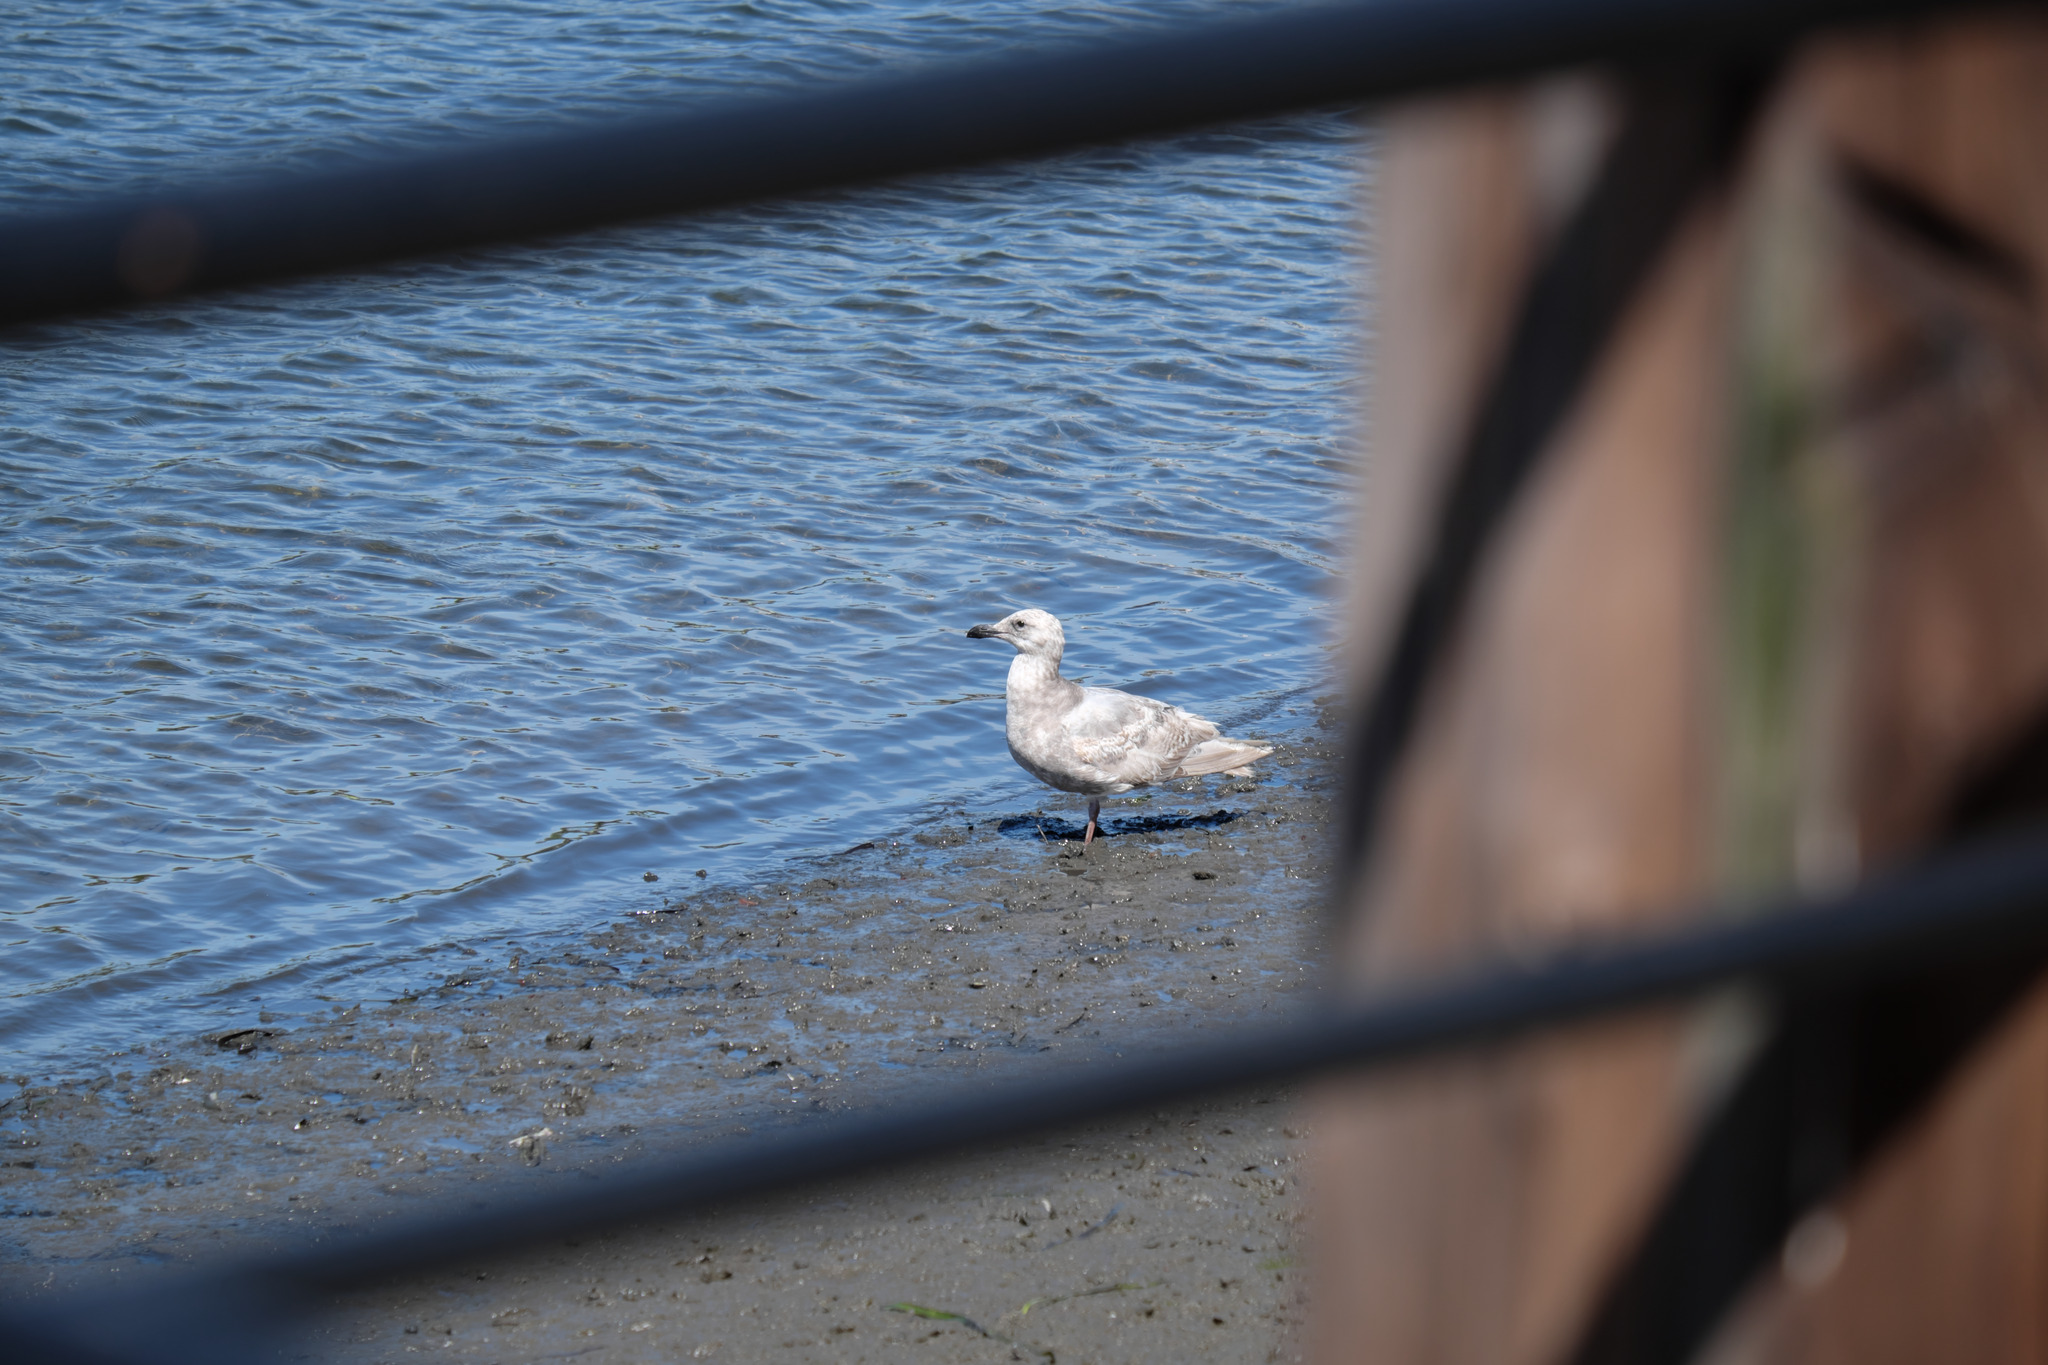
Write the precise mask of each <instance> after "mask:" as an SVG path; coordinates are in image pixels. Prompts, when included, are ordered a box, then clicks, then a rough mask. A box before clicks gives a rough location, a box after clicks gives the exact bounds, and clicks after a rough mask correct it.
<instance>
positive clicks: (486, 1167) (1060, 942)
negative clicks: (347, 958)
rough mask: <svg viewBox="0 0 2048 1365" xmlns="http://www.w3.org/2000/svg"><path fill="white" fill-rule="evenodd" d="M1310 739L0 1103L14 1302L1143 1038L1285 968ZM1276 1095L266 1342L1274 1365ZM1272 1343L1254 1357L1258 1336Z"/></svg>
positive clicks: (580, 1174) (1313, 749)
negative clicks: (1094, 809) (1087, 827)
mask: <svg viewBox="0 0 2048 1365" xmlns="http://www.w3.org/2000/svg"><path fill="white" fill-rule="evenodd" d="M1328 733H1329V732H1328V731H1327V730H1323V729H1320V728H1309V729H1305V730H1304V731H1303V732H1301V733H1299V734H1297V735H1295V736H1291V737H1290V738H1289V740H1288V742H1287V743H1286V745H1285V746H1284V747H1283V748H1282V750H1281V751H1280V752H1279V753H1276V754H1275V755H1274V756H1273V757H1272V758H1270V759H1268V760H1265V761H1263V762H1262V763H1261V764H1260V765H1259V769H1258V775H1257V776H1256V777H1255V778H1252V779H1247V780H1239V781H1226V782H1221V783H1219V782H1217V781H1215V780H1213V779H1212V780H1210V781H1208V782H1207V783H1193V782H1191V783H1188V784H1186V786H1185V789H1184V790H1178V791H1161V792H1157V793H1153V794H1151V796H1150V799H1148V800H1135V801H1132V800H1126V801H1121V802H1117V803H1114V808H1113V810H1112V811H1111V812H1110V813H1109V814H1110V823H1109V831H1110V832H1109V834H1108V836H1107V837H1106V838H1105V839H1104V840H1102V841H1100V842H1098V843H1097V844H1096V845H1095V846H1094V847H1092V848H1089V849H1086V850H1083V849H1082V848H1081V847H1080V845H1079V843H1078V839H1077V837H1069V836H1078V830H1077V829H1076V828H1074V826H1073V821H1072V816H1073V814H1074V812H1064V811H1062V810H1061V809H1060V808H1059V807H1058V806H1056V805H1053V804H1052V803H1048V805H1047V806H1046V808H1045V810H1044V811H1043V812H1033V813H1019V814H1018V815H1015V816H1012V817H1009V818H1006V819H1003V820H1000V821H997V822H994V823H993V824H990V823H983V824H980V825H979V826H975V825H970V824H968V823H967V822H966V821H965V820H959V821H953V822H950V823H948V822H944V821H935V822H933V823H931V824H928V825H926V826H925V827H923V828H920V829H916V830H912V831H907V832H902V833H898V834H897V835H895V836H893V837H889V838H878V839H876V840H875V841H874V842H873V843H872V844H869V845H865V846H863V847H860V848H857V849H853V850H849V851H848V852H847V853H845V854H843V855H841V856H839V857H837V858H833V859H829V860H822V861H818V862H814V863H809V864H805V865H803V866H801V867H799V868H795V869H793V872H792V875H791V876H790V877H789V878H788V879H787V880H783V881H773V882H764V883H757V884H751V885H746V886H736V887H720V886H712V885H708V884H705V883H701V882H696V881H695V880H694V879H686V881H688V882H689V883H690V884H687V885H683V886H679V887H675V888H674V889H673V890H670V889H669V888H668V887H667V886H664V887H663V888H662V889H663V890H664V891H666V892H667V895H666V897H665V900H664V901H663V903H662V907H661V908H660V909H659V910H658V911H652V912H649V913H646V914H642V915H638V916H634V917H632V918H629V919H627V920H624V921H622V922H619V923H615V924H612V925H609V926H607V927H605V928H603V929H602V930H600V931H597V932H593V933H589V934H586V935H582V936H577V937H564V938H561V939H559V940H555V941H549V942H538V941H528V942H526V943H524V944H522V945H520V946H519V947H518V948H517V950H516V951H515V950H512V949H508V948H504V947H499V948H493V947H491V946H489V945H478V946H474V947H471V946H465V945H451V946H447V947H444V948H443V949H441V950H440V951H439V952H438V953H437V954H436V955H435V961H436V963H437V964H438V966H439V978H440V979H439V980H438V982H437V983H435V984H432V985H430V986H429V985H423V986H422V987H421V989H420V990H419V993H418V994H416V995H412V996H408V997H405V998H402V999H399V1000H392V1001H365V1002H359V1003H355V1004H351V1005H348V1006H346V1007H338V1008H336V1009H334V1010H333V1011H331V1012H330V1013H328V1014H326V1015H325V1016H318V1017H312V1018H293V1019H280V1018H273V1017H269V1016H262V1015H259V1016H257V1017H255V1018H251V1019H249V1020H247V1021H246V1022H244V1023H242V1024H241V1025H239V1026H238V1027H236V1028H234V1029H231V1030H226V1031H223V1032H220V1033H216V1034H214V1035H211V1036H209V1037H207V1038H204V1039H194V1040H189V1041H187V1042H184V1043H180V1044H174V1045H159V1046H155V1047H150V1048H146V1049H135V1050H133V1051H131V1052H129V1053H123V1054H118V1055H115V1056H113V1057H110V1058H107V1059H105V1060H104V1061H95V1062H93V1063H92V1064H90V1065H89V1066H85V1067H83V1068H82V1071H84V1072H85V1073H87V1074H81V1075H79V1076H77V1077H75V1078H72V1079H68V1080H63V1081H58V1082H53V1083H42V1084H39V1083H31V1082H30V1081H29V1079H28V1078H20V1079H18V1080H17V1081H16V1082H15V1083H14V1084H13V1085H10V1086H9V1087H7V1088H6V1090H4V1091H0V1211H4V1214H5V1218H4V1226H5V1228H6V1230H7V1233H8V1236H7V1238H6V1246H5V1251H4V1253H0V1292H4V1293H5V1295H6V1297H7V1298H8V1299H9V1300H14V1301H17V1302H19V1301H22V1300H28V1301H44V1300H47V1299H48V1298H49V1297H50V1296H52V1295H56V1294H59V1293H61V1292H62V1291H64V1290H66V1289H69V1288H78V1287H84V1286H89V1285H92V1284H95V1283H101V1282H105V1281H107V1280H109V1279H112V1280H122V1281H132V1280H134V1279H135V1278H137V1277H141V1276H147V1275H152V1274H156V1273H161V1271H162V1269H163V1268H165V1267H175V1266H177V1265H178V1264H181V1263H186V1262H189V1261H190V1260H192V1259H194V1258H202V1257H205V1256H208V1255H210V1254H214V1253H218V1252H222V1251H231V1250H235V1249H238V1248H241V1249H246V1248H247V1247H249V1246H251V1245H254V1244H257V1243H260V1242H262V1241H267V1240H295V1239H298V1238H302V1237H306V1236H309V1235H316V1234H317V1233H318V1232H320V1231H321V1230H324V1229H329V1228H333V1227H337V1226H343V1225H352V1226H361V1225H364V1224H365V1223H369V1222H373V1221H374V1220H376V1219H378V1218H380V1217H382V1216H386V1215H388V1214H392V1213H404V1214H408V1215H410V1214H415V1213H418V1212H420V1211H422V1210H423V1209H425V1208H426V1207H428V1205H429V1202H430V1201H432V1200H435V1199H449V1198H453V1197H455V1196H456V1195H458V1194H461V1193H467V1194H469V1195H472V1196H475V1195H479V1194H483V1193H485V1192H486V1191H488V1190H490V1189H503V1190H512V1189H517V1188H521V1187H522V1185H523V1183H524V1182H535V1181H539V1182H548V1181H562V1180H576V1179H581V1178H587V1175H588V1173H589V1172H592V1171H596V1170H602V1169H603V1168H604V1167H606V1166H608V1165H610V1164H612V1163H616V1162H626V1161H631V1160H632V1159H634V1158H635V1157H636V1156H639V1155H641V1154H643V1153H646V1152H648V1151H652V1150H669V1149H673V1148H675V1147H677V1146H681V1145H687V1144H689V1143H691V1142H694V1141H701V1140H704V1139H706V1138H713V1137H722V1136H728V1135H732V1134H735V1133H740V1132H749V1131H759V1130H760V1128H761V1127H762V1126H763V1125H775V1124H782V1123H800V1122H804V1121H806V1120H807V1119H811V1118H813V1117H815V1116H816V1115H818V1114H820V1113H821V1112H825V1113H829V1112H832V1111H840V1110H846V1109H852V1108H858V1107H862V1106H866V1105H873V1104H886V1103H889V1102H891V1101H892V1100H894V1099H899V1098H902V1097H906V1096H916V1095H918V1094H920V1093H925V1092H927V1091H929V1090H930V1089H931V1088H933V1087H936V1086H939V1085H942V1084H944V1083H945V1082H946V1080H947V1079H948V1077H949V1076H952V1075H956V1074H959V1073H961V1072H963V1071H965V1072H972V1073H976V1074H986V1075H994V1074H1000V1072H1001V1070H1002V1068H1004V1067H1006V1066H1016V1065H1019V1064H1023V1063H1027V1062H1028V1063H1036V1062H1043V1061H1045V1060H1048V1054H1050V1055H1051V1059H1052V1060H1057V1061H1061V1062H1064V1061H1067V1060H1069V1059H1070V1060H1071V1061H1072V1062H1073V1063H1075V1064H1085V1063H1086V1061H1087V1060H1088V1059H1089V1058H1090V1057H1097V1056H1103V1055H1107V1054H1113V1053H1122V1052H1126V1051H1129V1050H1131V1049H1141V1048H1144V1047H1149V1046H1156V1045H1158V1044H1160V1043H1163V1042H1165V1041H1169V1040H1184V1039H1185V1038H1187V1037H1188V1036H1189V1035H1190V1034H1191V1033H1193V1032H1195V1031H1198V1030H1202V1029H1208V1028H1219V1027H1226V1026H1228V1025H1229V1024H1231V1023H1232V1022H1234V1021H1240V1020H1244V1019H1247V1018H1253V1017H1258V1016H1261V1015H1270V1014H1272V1013H1276V1012H1283V1011H1291V1010H1294V1009H1298V1008H1300V1007H1302V1006H1303V1005H1304V1004H1306V1003H1307V999H1306V997H1307V995H1308V994H1309V993H1310V992H1311V991H1312V990H1313V988H1314V983H1315V980H1316V976H1317V973H1316V969H1315V964H1316V958H1317V955H1318V944H1319V941H1320V940H1319V928H1318V919H1319V917H1320V913H1321V905H1320V901H1319V889H1320V886H1321V876H1322V870H1323V867H1324V862H1325V856H1324V855H1325V850H1324V847H1323V831H1324V824H1325V814H1326V809H1327V801H1328V790H1327V784H1328V753H1327V751H1326V748H1325V743H1324V738H1325V736H1326V735H1327V734H1328ZM1287 1099H1288V1097H1287V1095H1286V1094H1285V1093H1283V1092H1281V1091H1279V1090H1278V1089H1276V1090H1275V1091H1274V1092H1273V1093H1270V1094H1248V1095H1239V1096H1232V1097H1224V1098H1220V1099H1217V1100H1215V1101H1211V1102H1206V1103H1204V1104H1201V1105H1192V1106H1186V1107H1184V1108H1182V1109H1178V1110H1174V1111H1171V1112H1164V1111H1162V1112H1159V1113H1155V1114H1151V1115H1146V1116H1138V1117H1136V1118H1124V1119H1121V1120H1117V1121H1114V1122H1110V1123H1105V1124H1102V1125H1097V1126H1094V1127H1091V1128H1088V1129H1086V1130H1079V1131H1075V1132H1070V1133H1065V1134H1060V1135H1057V1136H1054V1137H1050V1138H1041V1139H1033V1140H1031V1141H1028V1142H1024V1143H1020V1144H1017V1145H1016V1146H1015V1147H1014V1148H1007V1149H1002V1150H995V1151H989V1152H983V1153H977V1154H972V1155H970V1156H966V1157H961V1158H957V1159H955V1160H952V1161H949V1162H943V1163H933V1164H930V1165H927V1166H923V1167H919V1168H916V1169H911V1170H905V1171H901V1172H896V1173H893V1174H889V1175H885V1176H881V1177H875V1178H871V1179H867V1180H863V1181H860V1182H853V1183H849V1184H847V1185H846V1186H845V1187H844V1188H837V1189H833V1190H826V1191H820V1190H813V1191H809V1192H806V1193H803V1194H801V1195H793V1196H788V1197H785V1198H784V1199H782V1200H779V1201H774V1200H770V1201H758V1202H756V1203H754V1204H751V1205H749V1206H747V1207H745V1208H735V1209H732V1210H727V1211H724V1212H721V1213H718V1214H715V1215H711V1216H707V1217H702V1218H695V1219H690V1220H678V1221H677V1222H676V1223H675V1224H674V1225H673V1226H664V1227H660V1228H646V1229H640V1230H636V1231H632V1232H626V1233H621V1234H619V1235H618V1236H617V1237H610V1238H599V1239H593V1240H592V1241H590V1242H589V1243H587V1244H572V1245H567V1246H563V1245H556V1246H550V1247H547V1248H543V1249H540V1250H538V1251H536V1252H535V1253H534V1254H533V1255H531V1256H529V1257H527V1258H525V1259H523V1260H518V1261H509V1262H504V1263H501V1264H499V1265H496V1266H492V1267H481V1268H477V1269H475V1270H473V1271H466V1272H461V1273H460V1274H451V1275H450V1276H448V1277H445V1279H444V1280H443V1281H441V1282H436V1283H433V1284H422V1283H420V1282H417V1281H415V1282H412V1283H410V1284H406V1285H399V1286H394V1287H393V1288H392V1289H391V1290H390V1291H388V1292H386V1293H382V1294H377V1295H363V1296H358V1297H356V1298H355V1299H353V1300H351V1301H350V1303H349V1304H347V1305H346V1306H345V1307H344V1308H343V1309H342V1310H341V1312H340V1313H339V1314H338V1315H337V1316H335V1317H333V1318H330V1319H329V1320H328V1321H327V1323H326V1324H325V1325H324V1326H323V1327H322V1328H321V1329H320V1331H319V1334H318V1335H317V1336H315V1337H312V1338H310V1339H308V1340H307V1341H305V1342H302V1343H300V1344H299V1345H298V1346H297V1347H295V1349H294V1350H292V1351H290V1352H288V1353H287V1354H286V1356H285V1357H283V1358H298V1359H322V1360H329V1359H331V1360H349V1361H356V1360H362V1361H371V1360H391V1359H401V1358H405V1357H406V1356H408V1355H412V1354H416V1353H418V1352H421V1351H431V1352H432V1353H434V1354H436V1355H440V1356H442V1357H444V1358H448V1359H455V1358H462V1359H472V1358H473V1359H477V1360H503V1361H514V1360H529V1359H562V1358H568V1357H570V1356H582V1355H588V1356H590V1358H592V1359H598V1360H605V1361H611V1360H618V1361H628V1360H670V1359H689V1358H696V1359H731V1360H746V1359H761V1358H770V1357H772V1358H776V1359H812V1358H816V1359H833V1360H841V1359H844V1360H859V1359H868V1360H877V1361H879V1360H894V1359H902V1358H905V1355H906V1353H908V1352H909V1351H910V1350H911V1348H912V1347H913V1346H915V1347H917V1348H918V1352H919V1354H920V1356H921V1357H928V1358H930V1359H933V1360H954V1359H958V1360H983V1359H988V1360H1006V1359H1012V1358H1016V1359H1046V1358H1057V1359H1062V1360H1081V1359H1102V1360H1111V1359H1119V1360H1121V1359H1145V1360H1151V1359H1159V1360H1166V1359H1189V1358H1198V1359H1218V1360H1223V1359H1229V1360H1253V1359H1260V1360H1263V1359H1267V1358H1269V1357H1270V1358H1287V1357H1288V1356H1289V1355H1290V1354H1291V1351H1292V1347H1291V1346H1290V1345H1289V1344H1288V1343H1289V1341H1290V1340H1291V1338H1290V1335H1289V1334H1290V1331H1291V1323H1292V1321H1293V1314H1294V1312H1295V1308H1296V1305H1297V1299H1298V1294H1299V1285H1298V1284H1297V1283H1296V1280H1295V1273H1294V1269H1293V1267H1294V1256H1295V1254H1296V1252H1295V1250H1294V1247H1293V1220H1294V1217H1295V1214H1296V1212H1297V1210H1298V1204H1299V1195H1298V1192H1297V1190H1296V1186H1295V1176H1294V1164H1293V1163H1294V1160H1295V1154H1296V1150H1297V1148H1298V1146H1299V1138H1300V1132H1299V1127H1298V1123H1297V1121H1296V1120H1294V1119H1293V1118H1292V1116H1291V1113H1290V1110H1289V1107H1288V1103H1287ZM1276 1353H1277V1354H1276Z"/></svg>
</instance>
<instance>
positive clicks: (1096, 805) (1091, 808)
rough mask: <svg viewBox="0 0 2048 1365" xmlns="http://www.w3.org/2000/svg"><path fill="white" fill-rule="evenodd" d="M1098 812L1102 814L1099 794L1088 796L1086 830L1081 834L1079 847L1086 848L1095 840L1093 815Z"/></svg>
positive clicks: (1096, 814)
mask: <svg viewBox="0 0 2048 1365" xmlns="http://www.w3.org/2000/svg"><path fill="white" fill-rule="evenodd" d="M1100 814H1102V798H1101V797H1099V796H1091V797H1089V798H1088V832H1087V833H1086V834H1084V835H1082V836H1081V847H1083V848H1086V847H1088V845H1089V844H1091V843H1093V842H1095V817H1096V816H1098V815H1100Z"/></svg>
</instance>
